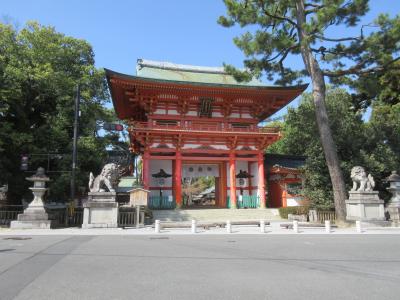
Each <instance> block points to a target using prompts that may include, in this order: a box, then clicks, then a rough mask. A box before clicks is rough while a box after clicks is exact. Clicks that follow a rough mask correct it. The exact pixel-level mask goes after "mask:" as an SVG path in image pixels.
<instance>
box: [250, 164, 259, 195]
mask: <svg viewBox="0 0 400 300" xmlns="http://www.w3.org/2000/svg"><path fill="white" fill-rule="evenodd" d="M250 174H251V175H253V176H254V177H252V178H251V182H252V185H253V186H254V187H255V188H256V189H255V190H253V193H257V195H258V196H260V195H259V194H258V163H257V162H256V161H255V162H253V163H252V164H251V165H250Z"/></svg>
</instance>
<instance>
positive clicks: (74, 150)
mask: <svg viewBox="0 0 400 300" xmlns="http://www.w3.org/2000/svg"><path fill="white" fill-rule="evenodd" d="M80 94H81V88H80V86H79V84H78V85H77V88H76V98H75V118H74V139H73V144H72V172H71V201H73V200H74V198H75V170H76V158H77V142H78V127H79V102H80V98H81V95H80Z"/></svg>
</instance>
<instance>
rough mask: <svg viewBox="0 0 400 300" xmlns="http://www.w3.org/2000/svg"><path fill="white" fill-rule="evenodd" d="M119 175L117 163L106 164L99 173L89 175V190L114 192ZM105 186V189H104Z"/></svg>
mask: <svg viewBox="0 0 400 300" xmlns="http://www.w3.org/2000/svg"><path fill="white" fill-rule="evenodd" d="M119 177H120V170H119V165H117V164H115V163H109V164H106V165H105V166H104V167H103V169H102V170H101V173H100V175H98V176H96V177H94V175H93V173H92V172H90V175H89V190H90V191H91V192H106V191H107V190H108V192H115V188H116V186H117V184H118V180H119ZM105 188H107V190H106V189H105Z"/></svg>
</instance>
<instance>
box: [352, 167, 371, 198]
mask: <svg viewBox="0 0 400 300" xmlns="http://www.w3.org/2000/svg"><path fill="white" fill-rule="evenodd" d="M350 177H351V180H352V181H353V188H352V189H351V191H352V192H354V191H358V192H364V191H366V192H371V191H372V190H373V189H374V187H375V181H374V177H372V176H371V174H369V175H368V176H367V172H365V169H364V168H363V167H360V166H355V167H353V168H352V169H351V175H350ZM358 185H359V187H358V188H357V186H358Z"/></svg>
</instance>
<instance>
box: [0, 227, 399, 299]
mask: <svg viewBox="0 0 400 300" xmlns="http://www.w3.org/2000/svg"><path fill="white" fill-rule="evenodd" d="M240 229H242V228H240ZM145 230H146V229H143V230H140V231H141V232H142V231H145ZM69 231H70V233H71V234H73V235H71V234H69V235H59V234H53V235H34V234H32V235H30V236H26V235H25V236H17V235H16V234H13V235H6V234H10V231H8V230H2V234H1V235H0V299H1V300H11V299H13V300H47V299H49V300H50V299H51V300H54V299H56V300H62V299H65V300H71V299H77V300H80V299H82V300H89V299H90V300H91V299H93V300H103V299H104V300H110V299H112V300H125V299H126V300H131V299H157V300H159V299H166V300H170V299H171V300H172V299H173V300H188V299H190V300H197V299H199V300H200V299H204V300H209V299H212V300H214V299H216V300H218V299H224V300H225V299H227V300H228V299H229V300H232V299H245V300H252V299H257V300H258V299H268V300H271V299H272V300H273V299H285V300H291V299H296V300H298V299H307V300H313V299H315V300H317V299H318V300H320V299H324V300H337V299H340V300H342V299H352V300H357V299H359V300H366V299H379V300H381V299H393V300H397V299H399V294H400V285H399V282H400V259H399V254H398V249H400V236H399V235H398V234H381V235H378V234H337V233H333V234H330V235H328V234H304V233H300V234H270V233H266V234H264V235H262V234H257V233H256V231H255V230H253V229H250V231H251V232H253V234H235V233H234V234H231V235H227V234H203V233H200V234H197V235H193V234H187V235H183V234H182V232H183V231H182V232H181V233H180V234H174V235H173V234H170V233H171V232H174V233H177V232H179V230H173V231H171V232H164V233H162V234H152V233H149V234H147V235H145V234H141V235H139V234H134V232H138V231H135V230H134V229H128V230H120V231H118V230H114V229H112V230H108V231H105V230H88V231H83V230H74V229H71V230H69ZM185 231H186V232H187V231H188V230H185ZM189 231H190V230H189ZM234 231H235V230H234ZM240 231H241V232H244V230H240ZM41 232H42V233H43V232H44V231H41ZM51 232H55V233H61V232H63V233H67V232H68V230H62V231H58V230H53V231H51ZM79 232H80V233H81V234H90V235H76V233H79ZM95 232H97V233H99V234H100V233H105V232H107V233H108V234H110V233H112V234H113V235H93V233H95ZM118 232H119V234H121V232H122V234H123V235H117V233H118ZM307 232H308V230H307ZM310 232H311V230H310ZM315 232H316V231H315ZM319 232H321V231H320V230H319ZM383 232H385V233H387V232H388V230H384V231H383ZM396 232H397V231H396ZM14 233H17V231H15V232H14ZM22 233H23V232H22ZM22 233H21V234H22ZM37 233H40V232H37ZM353 233H354V231H353Z"/></svg>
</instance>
